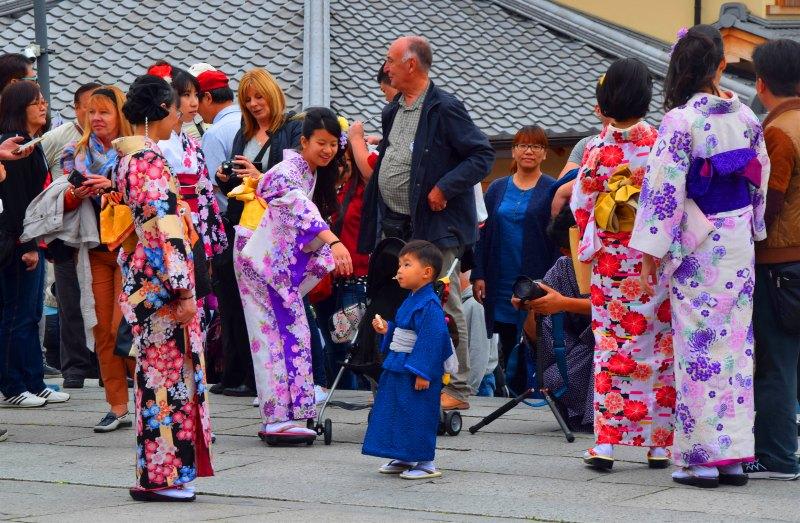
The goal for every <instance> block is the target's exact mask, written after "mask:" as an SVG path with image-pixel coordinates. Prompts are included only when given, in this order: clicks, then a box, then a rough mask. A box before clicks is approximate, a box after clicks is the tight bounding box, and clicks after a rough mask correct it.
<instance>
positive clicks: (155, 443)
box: [115, 136, 213, 489]
mask: <svg viewBox="0 0 800 523" xmlns="http://www.w3.org/2000/svg"><path fill="white" fill-rule="evenodd" d="M115 147H117V149H118V151H119V161H118V163H117V166H116V179H117V184H118V187H119V189H120V191H121V192H122V194H123V197H124V201H125V203H127V205H128V206H129V207H130V208H131V211H132V213H133V218H134V224H135V232H136V235H137V237H138V242H137V244H136V247H135V249H134V250H133V252H126V251H125V250H124V249H121V250H120V255H119V263H120V266H121V267H122V275H123V287H122V294H121V295H120V307H121V308H122V312H123V314H124V315H125V318H126V319H127V320H128V322H129V323H130V324H131V328H132V331H133V346H134V349H135V351H136V355H137V357H136V391H135V403H136V436H137V438H136V439H137V460H136V479H137V485H138V486H139V487H140V488H144V489H159V488H166V487H170V486H175V485H182V484H184V483H187V482H189V481H192V480H193V479H195V478H196V477H202V476H211V475H213V469H212V467H211V456H210V452H209V445H210V444H211V425H210V416H209V411H208V402H207V397H206V395H207V392H206V382H205V363H204V360H203V335H202V331H201V329H200V317H199V316H198V317H195V318H194V319H193V320H192V321H191V323H190V324H189V325H188V326H186V327H182V326H180V325H179V324H178V322H177V320H176V319H175V306H176V301H175V300H174V297H175V295H176V292H177V290H178V289H193V288H194V281H193V280H194V272H193V265H192V253H191V249H190V248H189V240H188V238H187V237H186V232H185V229H184V226H183V221H182V218H181V217H180V216H179V215H178V212H179V208H178V194H177V182H176V180H175V177H174V175H173V174H172V172H171V171H170V169H169V166H168V164H167V162H166V160H165V159H164V157H163V156H161V152H160V151H159V149H158V147H157V145H156V144H155V143H153V142H152V141H150V140H149V139H145V138H142V137H136V136H134V137H127V138H122V139H120V140H117V141H115Z"/></svg>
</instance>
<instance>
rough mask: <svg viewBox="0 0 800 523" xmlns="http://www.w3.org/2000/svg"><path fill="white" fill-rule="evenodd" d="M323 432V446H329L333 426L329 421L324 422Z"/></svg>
mask: <svg viewBox="0 0 800 523" xmlns="http://www.w3.org/2000/svg"><path fill="white" fill-rule="evenodd" d="M323 430H324V432H323V434H325V444H326V445H330V444H331V441H332V440H333V424H332V423H331V420H330V419H326V420H325V428H324V429H323Z"/></svg>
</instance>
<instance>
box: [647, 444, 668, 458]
mask: <svg viewBox="0 0 800 523" xmlns="http://www.w3.org/2000/svg"><path fill="white" fill-rule="evenodd" d="M668 456H669V453H668V452H667V449H666V448H665V447H650V457H651V458H666V457H668Z"/></svg>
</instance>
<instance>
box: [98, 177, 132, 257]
mask: <svg viewBox="0 0 800 523" xmlns="http://www.w3.org/2000/svg"><path fill="white" fill-rule="evenodd" d="M132 232H133V213H132V212H131V208H130V207H128V206H127V205H126V204H125V203H124V202H123V201H122V193H119V192H116V191H112V192H110V193H108V194H105V195H104V196H103V203H102V209H101V210H100V243H102V244H104V245H106V246H107V247H108V250H110V251H113V250H115V249H116V248H117V247H119V246H120V245H122V244H123V243H125V240H127V239H128V238H129V237H130V236H131V233H132ZM128 250H132V249H126V251H128Z"/></svg>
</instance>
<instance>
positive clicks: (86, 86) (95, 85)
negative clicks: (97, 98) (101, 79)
mask: <svg viewBox="0 0 800 523" xmlns="http://www.w3.org/2000/svg"><path fill="white" fill-rule="evenodd" d="M98 87H102V86H101V85H100V84H99V83H97V82H89V83H86V84H83V85H82V86H80V87H78V90H77V91H75V96H73V98H72V101H73V102H74V103H75V105H78V102H80V101H81V96H83V94H84V93H88V92H89V91H94V90H95V89H97V88H98Z"/></svg>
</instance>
